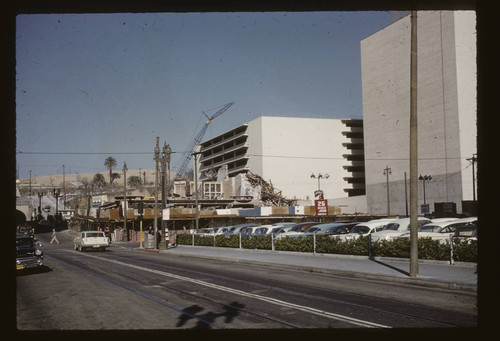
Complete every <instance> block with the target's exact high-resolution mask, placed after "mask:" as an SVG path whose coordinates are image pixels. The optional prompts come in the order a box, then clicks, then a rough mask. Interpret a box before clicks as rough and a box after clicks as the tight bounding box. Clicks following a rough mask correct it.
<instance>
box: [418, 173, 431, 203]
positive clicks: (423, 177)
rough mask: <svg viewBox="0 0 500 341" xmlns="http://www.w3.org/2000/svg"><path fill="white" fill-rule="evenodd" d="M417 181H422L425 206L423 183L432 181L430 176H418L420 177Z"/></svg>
mask: <svg viewBox="0 0 500 341" xmlns="http://www.w3.org/2000/svg"><path fill="white" fill-rule="evenodd" d="M418 179H419V180H422V183H423V185H424V205H425V204H426V203H425V182H426V181H430V180H431V179H432V176H430V175H424V176H422V175H420V176H419V177H418Z"/></svg>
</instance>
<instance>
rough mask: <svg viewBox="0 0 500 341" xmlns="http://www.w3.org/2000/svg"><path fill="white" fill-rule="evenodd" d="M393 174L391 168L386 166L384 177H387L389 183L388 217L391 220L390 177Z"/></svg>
mask: <svg viewBox="0 0 500 341" xmlns="http://www.w3.org/2000/svg"><path fill="white" fill-rule="evenodd" d="M390 174H392V171H391V169H390V168H389V166H385V168H384V175H385V176H386V179H387V180H386V182H387V217H388V218H389V217H390V216H391V199H390V197H389V175H390Z"/></svg>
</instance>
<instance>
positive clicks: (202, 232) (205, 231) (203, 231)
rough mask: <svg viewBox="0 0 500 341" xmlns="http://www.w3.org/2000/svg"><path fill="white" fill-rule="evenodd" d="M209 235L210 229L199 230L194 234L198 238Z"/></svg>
mask: <svg viewBox="0 0 500 341" xmlns="http://www.w3.org/2000/svg"><path fill="white" fill-rule="evenodd" d="M211 233H212V228H205V229H201V230H200V231H199V232H196V234H197V235H198V236H205V235H208V234H211Z"/></svg>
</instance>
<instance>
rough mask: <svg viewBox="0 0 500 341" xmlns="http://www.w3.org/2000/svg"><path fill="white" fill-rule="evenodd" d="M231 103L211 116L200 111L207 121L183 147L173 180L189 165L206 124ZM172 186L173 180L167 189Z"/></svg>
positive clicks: (230, 104) (182, 173)
mask: <svg viewBox="0 0 500 341" xmlns="http://www.w3.org/2000/svg"><path fill="white" fill-rule="evenodd" d="M233 104H234V102H231V103H228V104H225V105H224V106H223V107H222V108H221V109H220V110H219V111H217V112H216V113H215V114H213V115H212V116H211V117H209V116H208V115H207V114H206V113H205V112H204V111H202V113H203V115H205V116H206V118H207V121H206V122H205V125H204V126H203V128H201V130H200V132H199V133H198V135H196V137H195V139H194V141H193V143H191V144H190V145H189V146H188V148H186V149H185V151H184V153H183V154H182V163H181V165H180V166H179V168H178V169H177V171H176V172H175V180H177V179H179V178H180V177H182V176H183V175H184V173H185V172H186V168H187V166H188V165H189V163H190V162H191V158H192V156H193V155H192V154H193V152H194V148H195V147H196V145H198V144H199V143H200V142H201V139H202V138H203V136H204V135H205V132H206V131H207V128H208V126H209V125H210V122H212V121H213V120H214V119H215V118H217V117H219V116H220V115H222V114H223V113H224V112H225V111H226V110H227V109H229V108H230V107H231V106H232V105H233ZM172 186H173V182H172V183H171V184H170V186H169V187H170V188H169V189H171V188H172Z"/></svg>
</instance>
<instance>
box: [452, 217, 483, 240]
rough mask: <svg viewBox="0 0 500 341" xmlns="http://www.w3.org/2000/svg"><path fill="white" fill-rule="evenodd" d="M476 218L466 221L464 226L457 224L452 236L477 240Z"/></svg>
mask: <svg viewBox="0 0 500 341" xmlns="http://www.w3.org/2000/svg"><path fill="white" fill-rule="evenodd" d="M477 226H478V220H474V221H471V222H468V223H467V224H465V225H464V226H459V227H457V228H456V229H455V233H454V234H453V238H467V239H469V240H477Z"/></svg>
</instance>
